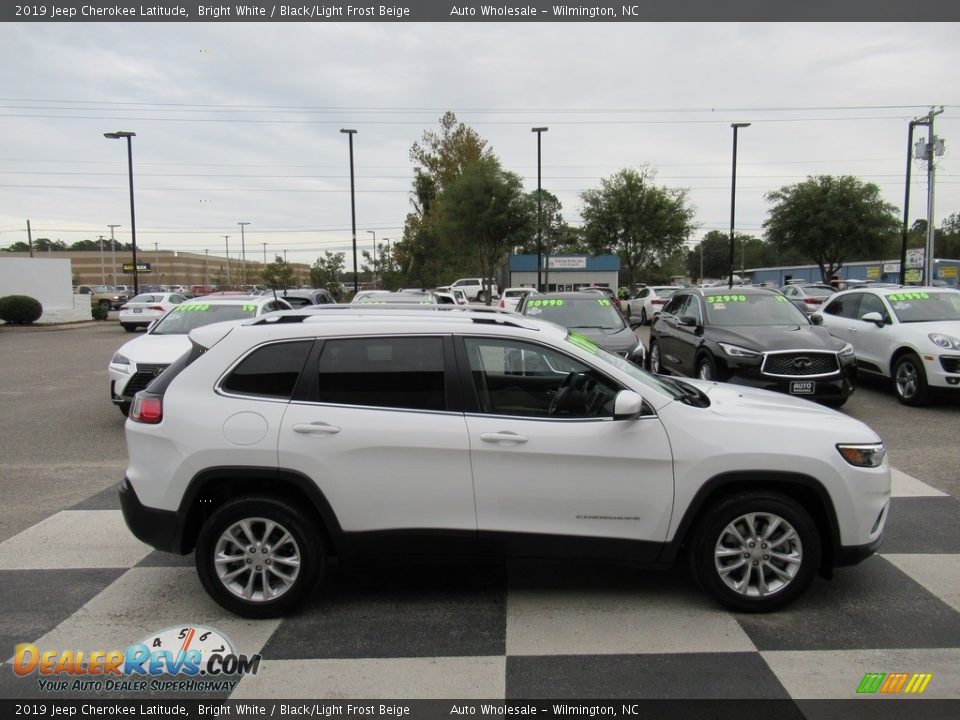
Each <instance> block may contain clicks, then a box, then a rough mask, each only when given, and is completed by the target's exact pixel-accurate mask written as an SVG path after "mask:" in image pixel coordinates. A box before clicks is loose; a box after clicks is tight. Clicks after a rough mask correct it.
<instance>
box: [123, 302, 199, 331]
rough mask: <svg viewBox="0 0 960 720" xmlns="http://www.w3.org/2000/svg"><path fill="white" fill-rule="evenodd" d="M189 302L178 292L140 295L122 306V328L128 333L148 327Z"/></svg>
mask: <svg viewBox="0 0 960 720" xmlns="http://www.w3.org/2000/svg"><path fill="white" fill-rule="evenodd" d="M187 300H188V298H187V297H186V296H184V295H181V294H179V293H176V292H163V293H140V294H139V295H137V296H136V297H134V298H130V299H129V300H127V302H125V303H124V304H123V305H121V306H120V326H121V327H122V328H123V329H124V330H126V331H128V332H133V331H134V330H136V329H137V328H138V327H147V326H148V325H149V324H150V323H152V322H153V321H154V320H158V319H160V318H161V317H163V316H164V315H166V314H167V312H169V311H170V310H173V308H175V307H176V306H177V305H179V304H180V303H183V302H186V301H187Z"/></svg>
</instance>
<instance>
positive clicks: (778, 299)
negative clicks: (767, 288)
mask: <svg viewBox="0 0 960 720" xmlns="http://www.w3.org/2000/svg"><path fill="white" fill-rule="evenodd" d="M777 302H790V298H788V297H786V296H784V295H781V296H779V297H778V298H777Z"/></svg>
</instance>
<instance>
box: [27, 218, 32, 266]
mask: <svg viewBox="0 0 960 720" xmlns="http://www.w3.org/2000/svg"><path fill="white" fill-rule="evenodd" d="M27 250H29V251H30V257H33V234H32V233H31V232H30V220H29V219H28V220H27Z"/></svg>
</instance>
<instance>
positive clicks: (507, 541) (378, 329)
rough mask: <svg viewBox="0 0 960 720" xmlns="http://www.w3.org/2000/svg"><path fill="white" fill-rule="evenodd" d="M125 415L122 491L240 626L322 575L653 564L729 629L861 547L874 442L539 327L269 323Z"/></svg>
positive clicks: (302, 318)
mask: <svg viewBox="0 0 960 720" xmlns="http://www.w3.org/2000/svg"><path fill="white" fill-rule="evenodd" d="M190 339H191V340H192V343H193V346H192V349H191V350H190V351H189V352H187V353H186V354H185V355H183V356H182V357H181V358H180V359H178V360H177V361H176V362H175V363H174V364H173V365H172V366H171V367H170V368H169V369H168V370H167V371H166V372H164V373H163V374H161V375H160V376H159V377H158V378H157V379H156V380H154V381H153V382H152V383H151V384H150V385H149V386H148V387H147V388H146V389H145V390H143V391H141V392H140V393H138V394H137V396H136V398H135V400H134V403H133V406H132V408H131V411H130V417H129V419H128V420H127V423H126V435H127V444H128V448H129V455H130V460H129V465H128V467H127V471H126V477H125V478H124V480H123V482H122V484H121V486H120V488H119V491H120V500H121V504H122V508H123V513H124V517H125V518H126V521H127V524H128V526H129V527H130V529H131V530H132V532H133V533H134V534H135V535H136V536H137V537H138V538H140V539H141V540H143V541H145V542H147V543H149V544H151V545H153V546H154V547H156V548H159V549H161V550H164V551H167V552H174V553H182V554H186V553H189V552H190V551H192V550H195V559H196V566H197V571H198V573H199V576H200V580H201V582H202V583H203V586H204V587H205V588H206V590H207V591H208V592H209V593H210V595H211V596H212V597H213V598H214V599H215V600H216V601H217V602H218V603H220V604H221V605H222V606H223V607H225V608H227V609H228V610H231V611H232V612H234V613H237V614H239V615H243V616H247V617H271V616H277V615H281V614H283V613H286V612H288V611H290V610H291V609H293V608H294V606H295V605H297V604H298V603H299V602H300V601H302V600H303V599H304V597H305V596H307V595H308V594H309V593H310V592H311V591H312V589H313V587H314V585H315V583H316V581H318V580H319V579H320V578H321V577H322V576H323V573H324V568H325V566H326V564H327V561H328V559H329V558H331V557H337V558H339V559H340V560H341V561H342V560H347V559H350V558H356V557H361V556H371V555H377V556H404V557H435V558H436V557H444V558H450V557H451V556H460V555H465V556H475V555H491V554H493V555H500V556H533V557H569V556H575V557H578V558H585V557H586V558H596V559H615V560H623V561H628V562H631V563H634V564H640V565H661V566H662V565H668V564H670V563H672V562H673V561H674V560H675V559H677V558H678V557H680V556H681V551H684V557H687V558H689V562H690V566H691V567H692V570H693V573H694V575H695V576H696V578H697V579H698V580H699V582H700V584H701V585H702V586H703V588H704V589H705V590H706V591H707V592H708V593H709V594H711V595H712V596H713V597H714V598H716V599H717V600H718V601H720V602H721V603H722V604H724V605H726V606H728V607H730V608H733V609H736V610H741V611H748V612H759V611H769V610H774V609H776V608H779V607H782V606H783V605H785V604H787V603H788V602H790V601H791V600H793V599H794V598H796V597H797V596H798V595H800V594H801V593H802V592H803V590H804V589H805V588H806V587H807V586H808V585H809V583H810V582H811V580H812V578H813V577H814V575H815V574H816V573H817V572H822V573H824V574H825V575H829V574H830V572H831V570H832V568H833V567H835V566H841V565H849V564H853V563H856V562H859V561H860V560H862V559H863V558H865V557H867V556H868V555H870V554H871V553H872V552H873V551H874V550H875V549H876V547H877V545H878V544H879V543H880V539H881V536H882V534H883V529H884V524H885V522H886V519H887V513H888V507H889V500H890V470H889V466H888V462H887V460H886V458H885V452H884V448H883V445H882V443H881V441H880V438H879V437H877V435H876V433H874V432H873V431H872V430H871V429H870V428H868V427H867V426H866V425H864V424H862V423H860V422H858V421H857V420H854V419H852V418H850V417H847V416H845V415H842V414H840V413H838V412H835V411H833V410H829V409H826V408H823V407H820V406H818V405H815V404H813V403H811V402H807V401H805V400H801V399H798V398H792V397H786V396H783V395H781V394H778V393H771V392H766V391H763V390H754V389H750V388H745V387H732V386H730V385H727V384H723V383H711V382H704V381H698V380H685V379H684V380H680V379H672V378H662V377H656V376H653V375H650V374H647V373H646V372H644V371H642V370H640V369H639V368H637V367H636V366H635V365H633V364H632V363H630V362H628V361H626V360H624V359H623V358H620V357H618V356H616V355H613V354H611V353H608V352H606V351H604V350H602V349H600V348H599V347H597V346H596V345H595V344H594V343H593V342H591V341H590V340H588V339H587V338H585V337H583V336H581V335H577V334H576V333H571V332H567V331H566V330H565V329H563V328H560V327H558V326H556V325H553V324H550V323H543V322H539V321H536V320H531V319H528V318H521V317H516V316H511V315H506V314H500V313H489V312H477V311H472V310H468V309H464V310H459V311H458V310H448V311H447V312H436V311H431V310H410V311H404V312H402V313H401V312H391V313H386V312H384V311H380V310H378V309H377V308H375V307H374V308H357V309H345V310H343V311H342V312H337V313H329V312H327V313H317V312H314V313H310V312H305V311H299V310H294V311H288V312H285V313H274V314H272V315H267V316H265V317H262V318H257V319H253V320H247V321H235V322H232V323H218V324H215V325H208V326H206V327H202V328H198V329H197V330H194V331H193V332H191V334H190Z"/></svg>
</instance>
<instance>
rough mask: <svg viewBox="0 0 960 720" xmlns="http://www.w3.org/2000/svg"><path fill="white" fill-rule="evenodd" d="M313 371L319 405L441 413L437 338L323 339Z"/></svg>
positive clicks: (443, 402) (443, 397) (442, 390)
mask: <svg viewBox="0 0 960 720" xmlns="http://www.w3.org/2000/svg"><path fill="white" fill-rule="evenodd" d="M318 369H319V373H320V380H319V385H318V389H319V393H318V396H317V399H318V400H319V401H320V402H325V403H337V404H341V405H367V406H375V407H392V408H409V409H413V410H445V409H446V393H445V386H444V376H443V341H442V339H441V338H432V337H429V338H351V339H344V340H328V341H327V343H326V344H325V345H324V347H323V352H322V354H321V355H320V364H319V368H318Z"/></svg>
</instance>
